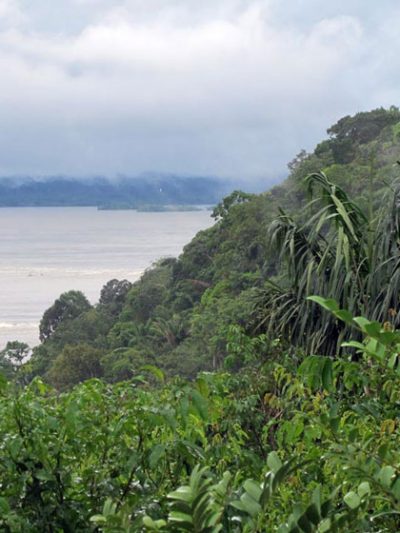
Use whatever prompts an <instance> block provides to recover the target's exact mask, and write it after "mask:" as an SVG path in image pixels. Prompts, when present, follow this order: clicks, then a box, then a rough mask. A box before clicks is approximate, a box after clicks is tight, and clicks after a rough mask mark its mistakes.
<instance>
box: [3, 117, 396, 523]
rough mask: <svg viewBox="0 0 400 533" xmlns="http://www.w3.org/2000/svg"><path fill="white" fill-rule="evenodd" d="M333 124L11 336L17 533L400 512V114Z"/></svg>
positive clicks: (354, 518) (6, 467)
mask: <svg viewBox="0 0 400 533" xmlns="http://www.w3.org/2000/svg"><path fill="white" fill-rule="evenodd" d="M328 135H329V138H328V139H327V140H325V141H323V142H322V143H320V144H319V145H318V146H317V147H316V149H315V151H314V152H313V153H312V154H307V153H305V152H301V153H300V154H299V155H298V156H297V157H296V158H295V159H294V160H293V161H292V162H291V163H290V164H289V168H290V175H289V177H288V179H287V180H286V181H285V182H284V183H283V184H282V185H281V186H278V187H275V188H273V189H272V190H271V191H269V192H267V193H264V194H261V195H256V194H249V193H244V192H241V191H234V192H233V193H231V194H230V195H229V196H227V197H225V198H224V199H223V200H222V201H221V202H220V203H219V204H218V205H217V206H216V207H215V209H214V211H213V213H212V216H213V217H214V218H215V224H214V226H212V227H211V228H209V229H207V230H205V231H201V232H199V233H198V234H197V236H196V237H195V238H194V239H193V240H192V241H191V242H190V243H189V244H187V245H186V247H185V249H184V251H183V253H182V254H181V256H180V257H179V258H177V259H160V260H159V261H158V262H157V263H156V264H155V265H153V266H152V267H151V268H149V269H148V270H147V271H146V272H145V273H144V275H143V276H142V277H141V279H140V280H139V281H137V282H135V283H134V284H131V283H129V282H128V281H126V280H122V281H119V280H111V281H110V282H109V283H107V284H106V285H105V286H104V287H103V289H102V292H101V295H100V300H99V303H98V304H97V305H95V306H92V305H90V303H89V302H88V301H87V299H86V298H85V296H84V295H83V294H82V293H80V292H79V291H70V292H67V293H65V294H63V295H61V296H60V297H59V298H58V299H57V300H56V301H55V302H54V304H53V305H52V306H51V307H50V308H49V309H48V310H47V311H46V312H45V313H44V315H43V318H42V321H41V324H40V335H41V344H40V345H39V346H38V347H36V348H35V349H34V350H33V355H32V357H31V358H30V360H29V361H26V354H27V350H28V347H27V346H26V345H23V344H21V343H17V342H16V343H9V345H8V346H7V348H6V349H5V350H4V351H3V352H2V354H1V356H0V365H1V366H2V372H3V374H4V376H6V377H7V379H8V380H9V384H6V383H5V380H4V383H3V385H2V387H1V391H2V392H1V394H2V397H1V403H0V410H1V409H2V411H1V413H0V414H2V417H1V418H0V432H1V434H2V435H3V442H4V443H3V456H4V460H3V462H1V461H0V481H1V482H2V483H3V486H4V487H7V489H6V490H4V494H1V496H2V498H0V509H2V516H3V517H5V518H2V519H0V524H1V525H2V526H3V527H4V528H5V530H6V531H14V530H15V531H36V530H43V531H53V530H55V531H57V530H63V531H77V530H79V531H104V532H110V533H111V532H116V531H121V532H122V531H132V532H134V531H170V532H173V531H174V532H175V531H177V532H180V531H199V532H200V531H201V532H209V533H217V532H218V531H226V532H234V533H236V532H241V531H245V532H252V533H253V532H254V533H255V532H260V533H261V532H264V531H278V532H279V533H299V532H300V533H309V532H311V533H317V532H319V533H324V532H351V533H353V532H354V533H356V532H361V531H362V532H368V531H370V532H378V531H399V530H400V519H399V517H400V454H399V450H400V428H399V424H398V405H399V402H400V379H399V378H400V360H399V353H400V333H399V331H398V329H399V325H400V301H399V299H400V244H399V243H400V187H399V183H398V181H397V180H398V176H399V165H398V163H397V160H398V158H399V154H400V112H399V110H398V109H397V108H394V107H393V108H390V109H389V110H385V109H377V110H374V111H372V112H370V113H358V114H357V115H355V116H354V117H345V118H343V119H341V120H340V121H339V122H338V123H337V124H335V125H334V126H332V127H331V128H330V129H329V130H328ZM92 378H94V379H92ZM85 380H89V381H87V382H86V383H83V384H82V383H81V382H83V381H85ZM74 386H75V388H73V389H72V390H71V388H72V387H74ZM1 520H3V522H1ZM7 528H8V529H7ZM13 528H14V529H13ZM18 528H19V529H18Z"/></svg>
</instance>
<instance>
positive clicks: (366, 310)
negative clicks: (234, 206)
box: [258, 173, 400, 355]
mask: <svg viewBox="0 0 400 533" xmlns="http://www.w3.org/2000/svg"><path fill="white" fill-rule="evenodd" d="M307 183H308V186H309V188H310V190H312V189H315V188H316V187H317V188H319V190H320V194H319V196H318V197H317V198H316V199H315V200H312V201H311V202H310V203H309V204H308V205H307V206H306V207H305V209H304V215H303V218H302V219H301V218H300V221H296V220H294V219H293V218H292V217H290V216H288V215H287V214H286V213H284V212H283V211H282V212H281V214H280V216H279V217H278V218H277V219H276V220H275V222H274V223H273V224H272V225H271V226H270V236H271V243H272V245H273V246H275V248H276V250H277V251H278V253H279V254H280V258H281V262H282V264H283V265H284V267H285V269H286V271H285V275H284V276H282V279H281V280H279V283H273V282H272V281H270V282H268V284H267V285H266V289H265V290H264V291H262V292H260V294H259V297H258V298H259V303H258V306H259V311H258V312H259V314H260V317H261V320H260V326H261V327H263V326H264V329H266V330H267V331H268V332H270V333H271V334H273V335H274V336H284V337H285V338H287V339H288V340H289V342H290V343H291V344H294V345H298V346H301V347H302V348H304V349H305V350H306V351H307V352H309V353H316V352H318V351H322V352H323V353H325V354H328V355H329V354H330V355H332V354H335V353H337V352H338V350H339V347H340V345H341V342H342V341H343V339H344V338H347V337H348V335H349V331H350V328H349V325H348V320H344V324H343V323H341V322H340V323H338V321H337V320H335V318H334V317H333V316H332V315H331V314H328V313H324V312H321V311H320V308H319V307H318V306H316V305H315V304H314V302H313V300H312V299H311V300H310V299H308V300H307V297H308V296H310V295H312V294H318V295H320V296H322V297H324V298H326V299H329V300H333V301H334V302H338V304H337V305H339V306H340V307H341V308H344V309H348V310H349V311H350V312H351V313H353V314H355V315H361V314H363V315H366V316H369V317H371V318H374V319H375V320H378V321H381V322H383V321H389V322H391V323H393V324H394V325H395V326H396V327H397V326H398V325H399V324H400V315H399V314H398V309H399V303H400V302H399V294H400V276H399V265H400V261H399V258H400V256H399V250H398V246H397V242H398V239H399V231H398V230H399V224H398V217H399V211H398V205H399V203H398V198H399V194H400V190H399V188H398V187H396V188H395V189H394V191H393V192H390V194H389V195H388V197H387V198H386V200H385V203H384V205H383V206H382V208H381V210H380V211H379V212H378V213H377V215H376V218H375V217H374V218H371V213H368V212H366V213H364V212H363V211H362V210H361V209H360V207H359V206H358V205H357V204H356V203H354V202H353V201H351V200H350V199H349V197H348V196H347V194H346V193H345V192H344V191H343V189H341V188H340V187H338V186H337V185H335V184H334V183H332V182H331V181H330V180H329V179H328V178H327V177H326V175H325V174H324V173H318V174H312V175H310V176H309V177H308V178H307ZM302 220H305V221H304V222H302ZM335 305H336V304H335ZM337 311H339V308H338V309H337ZM341 313H342V315H343V316H340V313H339V315H337V318H343V317H345V315H346V313H348V312H347V311H342V312H341ZM263 315H264V316H263Z"/></svg>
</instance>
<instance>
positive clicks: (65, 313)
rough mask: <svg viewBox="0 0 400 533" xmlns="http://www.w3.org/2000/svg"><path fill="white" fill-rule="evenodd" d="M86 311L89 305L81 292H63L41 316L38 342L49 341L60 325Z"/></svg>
mask: <svg viewBox="0 0 400 533" xmlns="http://www.w3.org/2000/svg"><path fill="white" fill-rule="evenodd" d="M88 309H90V303H89V302H88V300H87V298H86V296H85V295H84V294H83V293H82V292H80V291H68V292H64V293H63V294H61V296H60V297H59V298H57V300H56V301H55V302H54V304H53V305H52V306H51V307H50V308H49V309H47V311H46V312H45V313H44V315H43V318H42V320H41V321H40V325H39V332H40V340H41V341H42V342H43V341H45V340H47V339H49V338H50V337H51V336H52V335H53V333H54V332H55V331H56V329H57V328H58V327H59V326H60V324H61V323H63V322H64V321H67V320H72V319H74V318H76V317H78V316H79V315H80V314H82V313H83V312H85V311H87V310H88Z"/></svg>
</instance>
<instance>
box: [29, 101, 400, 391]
mask: <svg viewBox="0 0 400 533" xmlns="http://www.w3.org/2000/svg"><path fill="white" fill-rule="evenodd" d="M328 134H329V138H328V139H327V140H325V141H323V142H321V143H320V144H319V145H318V146H317V147H316V149H315V150H314V152H313V153H312V154H305V153H304V152H301V153H300V154H299V155H298V156H297V157H296V158H295V159H294V160H293V161H292V162H291V163H290V164H289V168H290V175H289V177H288V179H287V180H286V181H285V182H284V183H283V184H282V185H281V186H278V187H275V188H273V189H272V190H271V191H268V192H266V193H264V194H261V195H254V194H247V193H243V192H238V191H235V192H233V193H232V194H231V195H230V196H228V197H226V198H225V199H224V200H223V201H222V202H221V203H220V204H219V205H218V206H217V207H216V208H215V210H214V212H213V213H212V216H213V217H214V219H215V224H214V226H212V227H211V228H210V229H208V230H205V231H202V232H200V233H199V234H198V235H197V236H196V237H195V238H194V239H193V240H192V242H190V243H189V244H187V245H186V247H185V249H184V252H183V253H182V255H181V256H180V257H179V258H178V259H172V258H167V259H162V258H161V259H160V260H159V262H158V263H157V264H156V265H154V266H153V267H151V268H150V269H149V270H148V271H146V273H145V274H144V275H143V276H142V278H141V279H140V280H139V281H138V282H136V283H135V284H134V285H133V286H130V284H129V283H128V282H126V281H121V282H118V281H116V280H112V281H110V283H108V284H107V285H106V286H105V287H104V288H103V291H102V294H101V295H100V300H99V304H98V305H97V306H94V307H92V306H90V304H89V302H88V301H87V300H86V298H85V297H84V296H83V295H82V294H80V293H77V292H74V291H72V292H70V293H67V294H64V295H61V296H60V298H59V299H58V300H57V302H55V304H54V305H53V306H52V308H51V309H49V310H48V311H46V313H45V314H44V316H43V319H42V323H41V326H40V334H41V341H42V344H41V345H40V346H39V347H38V348H35V350H34V356H33V357H32V359H31V362H30V363H29V364H27V365H25V366H24V373H26V375H27V379H28V378H30V377H32V376H34V375H41V376H46V379H48V380H49V381H50V382H51V383H53V384H54V385H56V386H57V387H59V388H64V387H68V386H69V385H71V384H74V383H76V382H78V381H80V380H82V379H86V378H87V377H92V376H97V377H100V376H101V377H105V379H107V380H110V381H119V380H121V379H127V378H129V377H131V376H133V375H134V374H135V372H136V371H137V369H138V368H140V366H141V365H142V364H145V363H151V364H156V365H157V366H159V367H160V368H162V369H163V370H165V371H166V372H167V374H169V375H173V374H179V375H181V376H187V377H194V376H195V375H196V373H197V372H198V371H199V370H215V369H218V368H224V367H227V366H228V367H229V365H231V364H232V365H233V367H237V366H238V365H239V366H240V361H237V360H236V359H235V356H234V355H235V354H232V353H230V350H229V346H230V345H232V342H231V341H233V340H235V342H237V341H238V339H240V338H242V336H243V335H249V336H250V337H251V338H252V337H254V336H255V335H256V336H257V335H259V334H260V333H266V332H268V339H270V341H275V339H276V338H280V339H281V342H283V343H285V342H287V343H288V346H289V347H290V346H292V345H293V344H295V345H296V346H300V347H302V348H305V349H307V350H310V349H311V350H314V349H318V348H322V346H320V344H321V343H320V342H318V341H317V340H316V339H317V335H311V334H310V333H308V334H307V335H306V336H305V335H304V333H305V331H306V330H308V328H310V327H313V328H314V327H315V328H317V329H318V331H319V334H320V335H322V336H324V335H325V336H326V334H327V333H329V338H330V339H331V341H330V346H329V347H327V346H326V345H324V346H323V348H324V349H328V352H329V353H331V354H332V353H335V352H336V351H337V349H338V345H339V344H340V340H341V337H340V336H338V332H335V326H334V324H332V323H330V324H329V325H327V324H325V323H324V322H323V321H322V323H321V324H320V325H318V327H317V324H316V323H315V321H314V318H315V317H314V315H313V314H312V313H310V312H309V311H310V309H311V307H312V308H313V312H314V314H315V313H317V311H316V308H315V306H311V304H310V303H307V304H306V303H305V302H306V297H307V296H308V295H312V294H318V295H321V296H325V297H332V298H336V299H338V301H339V303H340V305H341V306H343V307H350V308H353V306H354V305H355V304H354V302H353V300H354V299H356V300H357V298H358V300H359V301H358V304H357V305H358V308H357V313H358V314H366V315H368V316H370V317H371V318H378V319H382V320H386V319H388V317H387V316H386V315H384V313H383V312H382V313H380V312H378V309H380V308H381V307H380V305H381V304H380V303H379V304H378V303H377V302H376V301H372V300H371V303H370V306H369V307H368V306H366V305H365V302H364V303H361V302H360V299H359V296H357V294H361V293H362V291H363V290H364V289H363V287H361V286H360V282H359V281H358V280H359V274H360V272H365V271H364V270H362V271H357V272H358V273H357V276H356V278H357V279H356V278H355V277H354V276H353V277H352V273H351V268H350V269H349V268H348V264H347V263H348V262H349V261H350V260H351V261H355V262H360V261H361V262H362V265H363V267H364V266H365V267H366V265H367V262H369V263H370V265H369V267H368V268H369V269H370V270H369V272H370V273H371V272H372V269H373V268H375V270H376V268H377V266H379V261H381V260H382V258H383V257H385V255H388V254H389V253H391V251H392V250H391V249H390V250H389V249H388V250H378V249H375V252H374V253H375V256H374V257H375V262H377V264H376V265H375V267H373V265H372V262H373V261H374V258H373V257H372V254H373V251H372V246H373V242H372V241H373V240H375V243H376V244H377V245H378V244H380V245H382V246H383V241H382V238H381V237H382V234H383V235H388V232H389V233H390V232H391V231H393V228H388V227H384V225H385V224H389V225H390V224H392V225H393V221H391V217H392V216H395V215H394V214H393V213H392V212H391V211H390V207H388V206H389V205H392V204H393V201H394V202H395V204H394V206H393V208H394V209H396V196H393V192H392V188H393V187H395V183H396V177H397V175H398V168H399V166H398V164H397V158H398V157H399V154H400V112H399V110H398V109H396V108H391V109H390V110H384V109H378V110H375V111H371V112H369V113H359V114H357V115H355V116H354V117H345V118H343V119H341V120H340V121H339V122H338V123H337V124H335V125H334V126H332V127H331V128H330V129H329V130H328ZM320 170H322V171H323V172H324V175H325V178H323V179H321V177H319V178H316V177H314V178H311V179H309V180H308V182H306V180H305V178H306V176H308V175H309V174H311V173H313V172H319V171H320ZM338 187H342V188H343V189H344V190H345V191H346V194H347V195H348V197H349V198H351V199H352V200H353V201H354V202H355V203H356V205H357V208H355V207H354V206H353V204H350V203H349V201H350V200H348V199H346V198H343V197H341V194H342V193H341V192H340V189H339V188H338ZM310 188H314V198H313V199H312V200H311V205H310V204H309V203H308V201H309V199H310V195H309V192H307V189H310ZM343 194H345V193H344V192H343ZM327 195H328V196H329V195H330V198H331V199H330V202H331V204H333V205H331V206H329V205H327V204H326V202H327ZM383 197H385V202H382V199H383ZM338 200H341V201H342V202H344V206H343V209H344V210H347V211H349V217H350V218H351V222H352V224H354V225H355V226H356V227H355V229H354V231H355V232H356V233H355V234H354V235H353V234H352V232H351V231H350V230H349V231H350V232H349V233H348V234H347V233H346V231H347V229H346V224H344V226H343V228H342V229H340V228H338V224H339V223H340V220H341V217H342V216H346V215H345V214H344V213H343V211H340V207H338V206H336V208H335V202H337V201H338ZM328 204H329V202H328ZM354 205H355V204H354ZM331 208H333V209H334V211H333V212H332V209H331ZM321 209H325V211H321ZM335 209H336V211H335ZM381 209H383V210H384V211H385V212H382V211H381ZM283 210H284V211H283ZM359 211H360V212H359ZM323 217H325V219H323ZM303 234H306V235H307V236H309V237H310V238H311V240H312V243H311V242H309V243H305V242H303V245H304V246H306V248H302V247H301V246H302V244H301V242H300V240H301V238H302V237H304V235H303ZM327 235H329V236H330V247H331V250H330V251H329V250H328V248H329V247H328V246H325V244H324V243H323V241H324V240H326V239H327ZM307 238H308V237H307ZM361 241H366V242H361ZM388 246H389V247H390V244H388ZM296 247H297V249H295V248H296ZM313 247H314V251H311V252H310V250H311V249H312V248H313ZM316 247H319V250H318V252H316V251H315V250H316ZM324 247H325V248H324ZM338 247H342V249H341V250H339V248H338ZM357 247H358V251H357V252H356V248H357ZM322 248H324V251H325V252H326V253H325V256H324V262H325V263H326V264H325V263H324V268H325V270H327V271H329V272H331V269H332V268H333V266H334V265H335V261H336V269H337V276H338V278H334V277H333V276H330V278H329V279H331V286H325V285H324V283H325V282H324V281H323V279H322V278H320V277H318V276H316V273H315V272H311V271H312V269H313V268H314V267H315V268H314V269H317V270H318V268H319V270H321V268H322V266H318V265H316V263H315V261H314V262H313V261H312V258H313V257H314V256H315V255H316V253H318V254H320V256H321V257H322V256H323V252H322ZM366 248H368V250H366ZM339 252H340V253H339ZM310 253H311V256H310V255H309V254H310ZM352 253H357V254H358V255H357V257H351V258H350V256H349V254H352ZM360 254H364V255H363V257H364V259H361V256H360ZM382 254H384V255H383V256H382ZM338 257H344V258H345V259H344V260H343V264H342V267H343V269H342V270H341V266H340V265H339V264H338V263H337V260H336V259H337V258H338ZM333 259H335V261H333ZM332 261H333V263H332ZM346 261H347V263H346ZM345 263H346V264H345ZM313 265H314V266H313ZM307 269H308V270H307ZM346 269H347V270H346ZM306 271H307V272H308V274H307V276H308V277H309V279H308V282H307V280H303V282H302V281H301V279H300V278H301V274H303V273H304V272H306ZM379 275H380V277H379V278H377V277H376V273H373V274H371V279H372V278H374V279H379V283H380V284H381V286H383V287H386V283H388V282H389V280H388V277H390V276H391V272H390V269H389V270H388V269H386V272H385V273H383V270H382V269H380V271H379ZM310 276H314V281H313V282H312V283H311V278H310ZM343 276H344V278H343ZM346 276H347V277H346ZM385 276H386V277H385ZM339 278H340V280H341V281H340V282H339V281H338V280H339ZM383 278H384V279H383ZM355 279H356V282H355V281H354V280H355ZM394 279H397V278H396V277H395V276H394ZM318 280H319V281H318ZM365 282H367V281H365ZM302 283H303V285H302V288H299V284H300V285H301V284H302ZM307 283H308V284H309V285H310V284H311V285H310V286H307V287H306V285H307ZM379 283H378V284H379ZM340 284H342V286H345V287H349V290H350V288H351V289H355V288H356V287H357V288H356V289H355V290H356V291H358V293H357V294H350V293H349V294H348V295H347V296H346V295H345V294H342V295H341V294H340V293H339V292H338V291H339V286H340ZM357 284H358V285H357ZM368 290H369V291H371V290H372V288H371V287H370V288H369V289H368ZM280 291H281V292H282V291H285V292H286V296H284V295H282V296H281V299H280V300H279V298H278V297H277V296H278V295H279V293H280ZM290 298H291V301H290ZM376 298H379V296H378V294H377V295H376ZM279 302H281V304H282V305H280V306H279V305H278V304H279ZM392 304H393V308H396V301H394V302H391V303H389V302H386V304H385V306H386V307H385V308H386V314H387V309H389V308H390V305H392ZM289 308H290V309H291V312H292V315H291V316H290V317H289V315H285V309H286V311H288V310H289ZM273 309H274V310H275V311H274V313H272V310H273ZM396 313H397V311H396ZM296 317H297V318H299V317H301V318H302V319H306V317H309V323H305V322H304V324H299V323H297V322H296ZM310 317H311V318H310ZM289 318H290V320H289ZM318 320H319V319H318ZM296 324H297V325H296ZM325 327H328V330H326V331H324V328H325ZM339 329H340V328H339ZM303 337H306V338H307V339H308V340H307V342H306V341H305V340H302V338H303ZM338 339H339V343H338ZM312 341H313V342H314V343H313V342H312ZM267 344H268V343H267ZM267 344H266V345H265V346H264V347H263V348H262V350H265V351H266V352H268V346H267ZM234 360H235V361H234ZM78 363H79V364H78ZM78 368H79V369H80V370H78Z"/></svg>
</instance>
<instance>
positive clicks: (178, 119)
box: [0, 0, 400, 179]
mask: <svg viewBox="0 0 400 533" xmlns="http://www.w3.org/2000/svg"><path fill="white" fill-rule="evenodd" d="M331 4H332V3H326V2H323V0H308V1H307V2H305V1H300V0H298V1H293V2H290V3H288V2H280V1H278V0H269V1H268V0H264V1H257V0H220V1H218V2H215V1H213V2H211V0H203V1H202V2H198V0H126V1H122V0H121V1H117V0H115V1H113V0H108V1H106V0H60V1H59V2H54V0H35V2H30V1H28V0H20V1H19V2H18V1H17V0H0V72H1V83H0V118H1V129H0V173H1V174H3V175H4V174H21V173H29V174H51V173H64V174H65V173H70V174H80V175H82V174H88V175H89V174H95V173H97V174H99V173H100V174H105V175H110V176H112V175H115V174H117V173H124V174H137V173H140V172H143V171H146V170H155V171H162V172H177V173H190V174H214V175H221V176H235V177H236V176H244V177H248V178H251V177H256V176H266V177H268V178H271V179H272V178H273V177H274V176H276V175H282V173H283V172H284V171H285V164H286V162H287V161H288V160H290V159H291V158H292V157H293V156H294V155H295V154H296V153H297V152H298V151H299V150H300V149H301V148H302V147H306V148H312V146H313V145H314V144H315V142H318V141H319V140H320V138H321V137H322V136H323V135H324V131H325V129H326V128H327V127H328V126H329V125H330V124H331V123H332V122H334V121H335V120H337V119H338V118H340V116H342V115H343V114H347V113H354V112H356V111H358V110H361V109H369V108H371V107H376V106H380V105H384V106H388V105H391V104H396V103H398V89H397V88H398V73H397V72H396V70H397V69H396V58H398V57H399V52H400V39H399V38H398V27H399V22H400V10H399V8H398V3H397V1H396V0H393V1H389V0H386V1H383V2H380V4H379V6H376V7H374V6H372V7H368V10H366V8H365V2H362V1H361V0H360V1H355V0H348V1H347V2H344V1H343V2H335V3H334V5H331ZM371 4H372V3H371Z"/></svg>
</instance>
